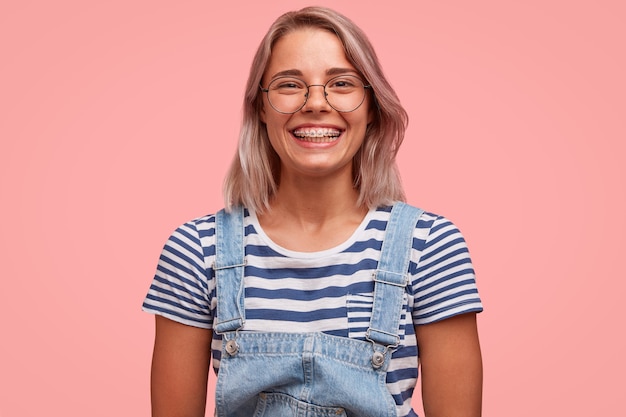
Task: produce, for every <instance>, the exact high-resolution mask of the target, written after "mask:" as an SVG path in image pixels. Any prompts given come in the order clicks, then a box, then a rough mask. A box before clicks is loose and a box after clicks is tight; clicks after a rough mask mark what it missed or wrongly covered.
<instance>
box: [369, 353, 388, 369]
mask: <svg viewBox="0 0 626 417" xmlns="http://www.w3.org/2000/svg"><path fill="white" fill-rule="evenodd" d="M384 363H385V354H384V353H383V352H378V351H376V352H374V354H373V355H372V365H373V366H374V369H378V368H380V367H381V366H383V364H384Z"/></svg>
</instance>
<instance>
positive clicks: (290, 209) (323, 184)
mask: <svg viewBox="0 0 626 417" xmlns="http://www.w3.org/2000/svg"><path fill="white" fill-rule="evenodd" d="M358 197H359V192H358V190H356V189H355V188H354V187H353V184H352V176H351V175H350V176H346V175H344V176H343V177H342V178H337V177H336V176H335V177H329V178H326V177H312V178H311V177H300V176H298V177H294V176H287V177H282V178H281V181H280V186H279V188H278V191H277V193H276V195H275V196H274V199H273V201H272V203H271V210H272V211H275V212H277V213H280V216H288V217H290V218H291V219H300V221H304V222H314V223H317V222H324V220H326V219H332V218H336V217H338V216H339V217H341V216H346V215H350V214H352V215H353V214H355V213H358V215H361V214H362V213H363V212H364V210H363V208H362V207H358V206H357V200H358ZM365 211H366V210H365Z"/></svg>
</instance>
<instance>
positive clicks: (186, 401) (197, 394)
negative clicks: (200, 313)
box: [151, 315, 212, 417]
mask: <svg viewBox="0 0 626 417" xmlns="http://www.w3.org/2000/svg"><path fill="white" fill-rule="evenodd" d="M211 338H212V331H211V330H207V329H201V328H197V327H192V326H187V325H185V324H181V323H177V322H175V321H173V320H170V319H167V318H165V317H162V316H159V315H157V316H156V336H155V341H154V353H153V356H152V375H151V396H152V417H204V412H205V408H206V396H207V382H208V376H209V363H210V360H211Z"/></svg>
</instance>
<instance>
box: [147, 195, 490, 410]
mask: <svg viewBox="0 0 626 417" xmlns="http://www.w3.org/2000/svg"><path fill="white" fill-rule="evenodd" d="M390 212H391V207H381V208H378V209H376V210H370V211H369V213H368V214H367V215H366V216H365V218H364V220H363V222H362V223H361V225H360V226H359V227H358V228H357V230H356V231H355V232H354V233H353V235H352V236H351V237H350V238H349V239H348V240H347V241H345V242H344V243H342V244H341V245H339V246H336V247H334V248H331V249H328V250H324V251H320V252H294V251H290V250H287V249H285V248H282V247H280V246H278V245H276V244H275V243H274V242H272V241H271V239H269V237H268V236H267V235H266V234H265V233H264V232H263V229H262V228H261V227H260V225H259V222H258V219H257V218H256V216H255V215H254V213H252V212H249V211H248V210H245V213H244V214H245V217H244V226H245V237H244V241H245V256H246V267H245V279H244V283H245V316H246V322H245V325H244V328H243V329H241V331H246V330H248V331H268V332H298V333H302V332H324V333H327V334H330V335H335V336H342V337H349V338H354V339H359V340H365V332H366V330H367V328H368V325H369V322H370V314H371V308H372V304H373V293H374V282H373V280H372V274H373V272H374V271H375V270H376V266H377V263H378V260H379V257H380V250H381V247H382V242H383V239H384V237H385V227H386V225H387V221H388V219H389V215H390ZM214 257H215V216H214V215H208V216H204V217H201V218H198V219H195V220H192V221H190V222H188V223H186V224H184V225H183V226H181V227H179V228H178V229H176V231H174V233H173V234H172V236H171V237H170V238H169V240H168V241H167V243H166V245H165V247H164V249H163V252H162V254H161V257H160V259H159V263H158V267H157V271H156V275H155V277H154V280H153V282H152V285H151V286H150V290H149V292H148V295H147V296H146V299H145V301H144V304H143V309H144V310H145V311H147V312H150V313H154V314H160V315H162V316H164V317H167V318H169V319H171V320H175V321H177V322H180V323H184V324H187V325H191V326H196V327H201V328H206V329H211V328H212V325H213V319H214V317H215V316H216V306H217V299H216V297H215V292H216V291H215V287H216V285H215V275H214V272H213V269H212V267H211V266H212V265H213V260H214ZM408 272H409V275H410V279H409V285H408V287H407V290H406V294H405V302H404V308H403V311H402V316H401V321H400V337H401V343H400V345H399V346H398V347H397V348H396V349H395V350H394V352H393V354H392V359H391V363H390V366H389V370H388V372H387V386H388V388H389V391H390V393H391V394H392V395H393V398H394V400H395V402H396V404H397V406H398V416H403V417H404V416H414V415H415V413H414V412H413V411H412V409H411V396H412V394H413V389H414V387H415V384H416V381H417V353H418V352H417V343H416V339H415V329H414V326H417V325H421V324H427V323H432V322H435V321H438V320H442V319H445V318H448V317H452V316H454V315H457V314H462V313H468V312H479V311H482V304H481V301H480V298H479V296H478V291H477V289H476V282H475V277H474V270H473V267H472V263H471V260H470V257H469V253H468V250H467V246H466V243H465V240H464V239H463V236H462V235H461V233H460V232H459V230H458V229H457V228H456V226H454V224H452V223H451V222H450V221H449V220H447V219H446V218H444V217H441V216H437V215H434V214H432V213H424V214H422V216H421V217H420V218H419V220H418V222H417V225H416V227H415V231H414V233H413V248H412V251H411V261H410V263H409V271H408ZM221 345H222V343H221V337H220V335H218V334H217V333H215V332H214V333H213V343H212V356H213V366H214V368H215V370H216V371H217V370H219V362H220V356H221V347H222V346H221Z"/></svg>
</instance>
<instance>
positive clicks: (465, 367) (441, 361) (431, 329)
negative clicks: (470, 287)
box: [415, 313, 483, 417]
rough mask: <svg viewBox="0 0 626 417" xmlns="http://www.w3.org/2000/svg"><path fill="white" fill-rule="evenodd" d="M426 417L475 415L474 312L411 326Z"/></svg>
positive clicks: (478, 389) (478, 391) (478, 378)
mask: <svg viewBox="0 0 626 417" xmlns="http://www.w3.org/2000/svg"><path fill="white" fill-rule="evenodd" d="M415 333H416V335H417V343H418V346H419V352H420V364H421V369H422V398H423V401H424V413H425V415H426V417H479V416H480V415H481V406H482V375H483V373H482V359H481V354H480V345H479V342H478V331H477V326H476V314H474V313H467V314H461V315H458V316H454V317H451V318H448V319H445V320H441V321H438V322H435V323H431V324H425V325H420V326H416V327H415Z"/></svg>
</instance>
